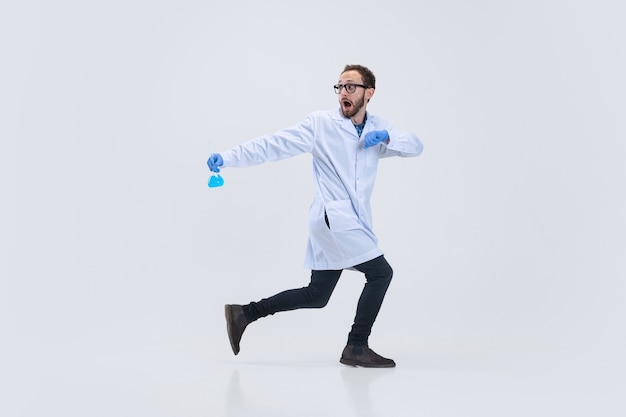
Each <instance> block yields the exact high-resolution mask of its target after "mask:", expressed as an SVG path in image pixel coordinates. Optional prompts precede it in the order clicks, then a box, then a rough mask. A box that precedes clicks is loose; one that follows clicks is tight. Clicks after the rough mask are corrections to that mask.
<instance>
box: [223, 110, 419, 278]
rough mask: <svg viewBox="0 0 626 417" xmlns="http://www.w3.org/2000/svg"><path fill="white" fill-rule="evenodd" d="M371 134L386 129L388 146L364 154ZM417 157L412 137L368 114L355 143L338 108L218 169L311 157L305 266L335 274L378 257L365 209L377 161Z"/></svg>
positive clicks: (227, 157) (256, 144) (240, 151)
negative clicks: (312, 187)
mask: <svg viewBox="0 0 626 417" xmlns="http://www.w3.org/2000/svg"><path fill="white" fill-rule="evenodd" d="M374 130H387V132H389V143H388V144H385V143H381V144H378V145H376V146H373V147H371V148H368V149H364V148H363V139H362V138H364V137H365V135H366V134H367V132H370V131H374ZM421 152H422V143H421V142H420V141H419V139H418V138H417V137H416V136H415V135H414V134H412V133H408V132H404V131H402V130H398V129H394V128H393V127H392V126H391V125H390V124H389V123H388V122H387V121H386V120H384V119H382V118H380V117H376V116H373V115H371V114H369V113H368V114H367V119H366V123H365V128H364V129H363V132H362V134H361V138H359V136H358V134H357V131H356V129H355V127H354V125H353V124H352V121H351V120H350V119H349V118H345V117H343V115H342V113H341V110H340V109H338V110H331V111H319V112H315V113H311V114H309V115H308V116H307V117H306V119H305V120H304V121H302V122H301V123H299V124H297V125H295V126H293V127H290V128H288V129H284V130H280V131H278V132H275V133H273V134H271V135H265V136H261V137H258V138H256V139H253V140H250V141H248V142H245V143H242V144H241V145H238V146H236V147H234V148H232V149H231V150H229V151H226V152H223V153H222V154H221V155H222V158H223V160H224V165H223V167H247V166H252V165H257V164H260V163H263V162H270V161H278V160H281V159H285V158H289V157H292V156H296V155H299V154H302V153H310V154H311V155H312V156H313V180H314V185H315V195H314V197H313V202H312V204H311V208H310V215H309V239H308V244H307V249H306V255H305V260H304V267H305V268H308V269H316V270H329V269H333V270H339V269H345V268H351V267H353V266H355V265H358V264H361V263H363V262H366V261H369V260H371V259H374V258H376V257H378V256H380V255H382V254H383V252H382V251H381V250H380V249H379V248H378V239H377V238H376V235H375V234H374V232H373V230H372V214H371V207H370V197H371V195H372V191H373V188H374V182H375V180H376V171H377V167H378V159H379V158H385V157H389V156H403V157H408V156H417V155H419V154H420V153H421Z"/></svg>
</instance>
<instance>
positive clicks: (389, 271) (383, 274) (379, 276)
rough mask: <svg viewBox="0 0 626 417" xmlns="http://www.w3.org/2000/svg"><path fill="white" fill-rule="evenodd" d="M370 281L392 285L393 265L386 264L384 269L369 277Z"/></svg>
mask: <svg viewBox="0 0 626 417" xmlns="http://www.w3.org/2000/svg"><path fill="white" fill-rule="evenodd" d="M367 278H368V281H370V282H371V281H376V282H381V283H385V284H387V285H389V283H391V279H392V278H393V268H391V265H389V264H385V266H384V267H381V268H380V269H379V270H378V271H376V273H375V274H372V275H371V276H369V277H367Z"/></svg>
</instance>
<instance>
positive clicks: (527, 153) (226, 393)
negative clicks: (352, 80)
mask: <svg viewBox="0 0 626 417" xmlns="http://www.w3.org/2000/svg"><path fill="white" fill-rule="evenodd" d="M624 9H625V7H624V6H623V5H622V4H621V3H620V2H618V1H608V0H601V1H594V2H591V1H565V0H563V1H557V0H547V1H535V0H531V1H525V2H514V1H506V2H497V1H487V0H480V1H475V2H464V1H417V2H409V1H399V0H388V1H384V2H374V1H365V2H363V1H361V2H356V1H345V2H334V1H330V0H322V1H318V2H298V1H285V0H268V1H264V2H258V1H238V2H218V1H183V0H177V1H97V0H92V1H88V0H85V1H68V0H62V1H55V2H47V1H39V2H38V1H20V2H4V3H2V5H1V6H0V47H1V48H2V49H1V60H2V65H1V67H0V75H1V77H0V87H1V92H0V129H1V130H0V135H1V136H0V137H1V152H0V177H1V180H0V181H1V184H2V205H1V206H0V214H1V216H0V225H1V232H0V236H1V237H0V244H1V247H0V249H1V252H0V256H1V258H0V261H1V262H0V276H1V278H0V326H1V327H0V339H1V344H0V349H1V353H2V354H1V358H0V365H1V369H2V370H1V371H0V374H1V375H2V376H1V377H0V384H1V385H0V391H1V392H3V396H6V398H4V399H2V401H1V404H2V405H0V407H1V408H5V409H6V410H4V411H1V414H2V415H3V416H36V415H63V416H70V415H72V416H73V415H77V416H79V415H80V416H84V415H91V416H96V415H102V416H104V415H107V416H108V415H110V416H113V415H114V416H120V415H129V416H130V415H132V416H140V415H146V416H148V415H149V416H155V415H164V416H169V415H172V416H174V415H176V416H180V415H239V414H237V413H241V415H250V413H252V412H256V414H257V415H266V414H265V413H267V415H309V414H307V413H308V412H310V413H311V414H310V415H339V414H341V413H342V412H343V413H350V412H354V414H355V415H357V414H358V415H379V414H378V413H379V412H380V413H381V414H380V415H399V414H398V412H397V410H399V409H405V408H406V407H413V408H415V410H416V411H415V412H416V413H418V412H420V411H423V412H424V415H431V416H432V415H481V416H484V415H490V413H493V415H517V414H515V413H516V412H519V413H520V414H519V415H557V414H561V415H565V414H563V413H566V414H567V415H575V414H576V413H580V415H591V414H596V415H604V416H606V415H612V413H615V414H614V415H623V414H622V413H623V410H624V408H626V407H625V406H624V402H623V400H621V399H620V396H622V397H623V395H622V394H623V392H624V391H625V390H624V377H623V376H622V375H623V372H624V371H625V370H626V369H625V368H626V366H625V361H624V353H623V352H624V349H626V337H625V335H624V330H623V328H624V317H626V307H625V306H624V301H625V298H626V297H625V296H626V284H625V283H624V277H626V193H625V186H624V182H625V179H626V168H625V167H624V159H625V157H626V145H625V144H624V140H625V139H626V126H625V120H626V119H625V117H624V115H625V114H626V99H625V97H626V81H625V77H624V74H625V73H626V52H625V50H624V41H623V40H624V39H626V29H625V27H624V24H623V16H624V12H625V10H624ZM354 63H359V64H363V65H366V66H368V67H369V68H371V69H372V70H373V71H374V73H375V74H376V76H377V79H378V82H377V90H376V95H375V97H374V98H373V100H372V102H371V103H370V105H369V107H368V109H369V111H371V112H372V113H374V114H377V115H380V116H383V117H385V118H387V119H389V120H390V121H391V122H392V123H393V124H394V125H395V126H397V127H399V128H402V129H405V130H410V131H412V132H415V133H416V134H417V135H418V136H419V137H420V138H421V139H422V141H423V143H424V153H423V155H422V156H420V157H419V158H411V159H398V158H396V159H388V160H384V161H383V162H382V163H381V165H380V172H379V179H378V183H377V188H376V191H375V194H374V202H373V205H374V224H375V230H376V232H377V234H378V236H379V239H380V245H381V248H382V249H383V250H384V251H385V253H386V256H387V258H388V260H389V261H390V263H391V264H392V266H393V267H394V270H395V276H394V281H393V283H392V286H391V287H390V291H389V293H388V296H387V298H386V301H385V304H384V305H383V309H382V311H381V315H380V316H379V320H378V321H377V323H376V325H375V327H374V333H373V335H372V338H371V340H370V342H371V345H372V347H374V349H376V350H378V351H379V352H380V353H382V354H384V355H386V356H391V357H393V358H394V359H396V361H397V362H398V368H397V371H396V373H395V374H391V373H388V374H383V376H381V377H380V378H382V379H380V378H379V377H372V378H374V379H372V380H369V379H367V378H369V377H367V378H365V379H364V378H363V377H361V376H359V377H357V378H355V377H354V375H353V374H352V373H350V372H353V371H352V370H350V369H347V370H346V369H345V368H341V367H340V365H339V364H338V363H337V359H338V357H339V354H340V352H341V349H342V348H343V345H344V343H345V338H346V335H347V332H348V330H349V326H350V324H351V321H352V317H353V315H354V309H355V305H356V300H357V298H358V295H359V292H360V288H361V286H362V283H363V279H362V277H361V275H359V274H356V273H353V272H346V273H344V276H343V279H342V280H341V281H340V283H339V285H338V287H337V290H336V292H335V294H334V296H333V298H332V299H331V301H330V304H329V305H328V306H327V307H326V308H325V309H324V310H316V311H297V312H292V313H285V314H279V315H276V316H274V317H271V318H269V319H264V320H261V321H259V322H258V323H255V324H254V325H253V326H251V327H250V328H249V330H247V332H246V336H245V337H244V340H243V344H242V353H241V354H240V356H238V357H236V358H235V357H233V356H232V353H231V352H230V347H229V346H228V342H227V340H226V335H225V329H224V327H225V326H224V320H223V304H225V303H245V302H248V301H252V300H257V299H259V298H262V297H266V296H269V295H272V294H274V293H275V292H278V291H281V290H284V289H288V288H292V287H299V286H303V285H306V284H307V282H308V277H309V271H306V270H304V269H303V268H302V267H301V264H302V259H303V256H304V249H305V245H306V233H307V230H306V224H307V219H306V215H307V213H308V205H309V203H310V199H311V197H312V192H313V188H312V186H311V179H310V157H309V156H301V157H296V158H293V159H290V160H286V161H281V162H279V163H275V164H266V165H262V166H258V167H254V168H249V169H226V170H224V171H223V177H224V179H225V186H224V187H222V188H219V189H209V188H207V186H206V184H207V180H208V176H209V173H208V170H207V168H206V165H205V161H206V159H207V157H208V155H209V152H210V150H213V151H220V150H225V149H228V148H230V147H231V146H234V145H236V144H238V143H240V142H243V141H245V140H248V139H251V138H254V137H256V136H259V135H262V134H265V133H271V132H273V131H275V130H278V129H281V128H285V127H288V126H291V125H293V124H295V123H296V122H298V121H300V120H302V119H303V118H304V117H305V116H306V115H307V114H308V113H309V112H311V111H315V110H324V109H332V108H335V107H336V106H337V102H336V99H337V98H336V96H335V94H334V93H333V91H332V85H333V84H334V83H335V82H336V81H337V78H338V76H339V73H340V72H341V70H342V68H343V66H344V65H345V64H354ZM403 366H404V368H403ZM251 369H255V370H256V371H252V370H251ZM297 369H299V371H298V372H296V371H295V370H297ZM359 371H360V370H357V372H359ZM490 372H491V373H490ZM268 375H269V376H270V377H269V379H267V378H268ZM361 375H363V374H361ZM366 375H372V374H366ZM493 375H497V377H493ZM546 375H550V378H553V379H550V378H548V377H547V376H546ZM272 376H274V378H275V379H273V380H272ZM338 376H341V378H338ZM333 377H335V380H333V379H332V378H333ZM492 377H493V378H492ZM302 378H304V380H303V379H302ZM507 378H508V379H507ZM546 378H548V379H546ZM268 381H269V382H268ZM272 381H273V382H272ZM311 381H319V383H315V382H311ZM332 381H335V382H334V383H336V384H338V386H341V387H345V388H346V390H344V391H342V392H344V394H338V393H337V392H338V391H336V390H335V388H336V386H335V385H333V384H334V383H333V382H332ZM363 381H366V382H365V383H364V382H363ZM382 381H384V383H383V382H382ZM507 381H508V384H507ZM546 381H547V382H546ZM554 381H558V382H554ZM565 381H568V382H565ZM370 382H371V384H372V387H374V386H376V387H377V388H378V389H379V390H380V389H382V390H383V392H384V389H385V387H387V389H389V390H390V391H389V392H388V394H389V395H392V398H393V393H394V392H395V393H397V392H399V391H398V390H396V389H395V388H389V387H404V389H408V388H407V387H408V386H411V387H417V389H416V390H415V391H413V388H411V391H410V392H408V393H407V396H406V397H402V398H399V397H398V398H395V400H394V401H393V402H388V403H385V402H377V399H378V398H381V397H384V396H382V395H377V394H373V395H372V397H371V398H370V397H369V396H368V395H365V394H363V391H366V392H367V390H368V389H369V387H370ZM246 384H247V385H246ZM268 384H269V385H268ZM272 384H273V385H272ZM359 384H361V385H359ZM363 384H365V385H363ZM416 384H417V385H416ZM559 384H560V385H559ZM269 386H274V387H275V389H273V390H272V389H269V388H268V387H269ZM298 386H299V387H302V391H298V390H297V389H296V388H295V387H298ZM558 386H560V387H562V388H560V389H557V388H555V387H558ZM233 387H234V388H233ZM316 387H317V388H316ZM320 387H322V388H320ZM324 387H325V388H324ZM479 387H485V388H484V390H483V391H481V389H482V388H479ZM324 389H326V391H325V390H324ZM372 389H373V388H372ZM264 390H267V392H265V391H264ZM294 390H295V391H294ZM494 390H495V392H496V394H495V396H494V397H493V398H487V397H486V394H485V392H487V391H489V392H493V391H494ZM340 391H341V390H340ZM345 392H347V395H348V396H347V397H345V398H344V397H342V396H341V395H345ZM377 392H378V391H377ZM401 392H404V391H401ZM420 393H421V396H420ZM480 393H482V394H485V395H482V396H481V395H479V394H480ZM308 395H314V396H319V398H317V399H316V400H314V401H313V402H312V403H311V404H316V405H315V406H312V407H313V408H307V410H309V411H303V410H302V408H301V405H302V403H303V402H305V401H309V400H310V398H309V397H308ZM333 395H339V397H335V399H336V401H335V402H333V401H330V400H329V398H331V399H332V397H333ZM279 397H280V398H285V399H286V400H285V401H286V402H285V403H283V404H282V405H281V402H280V401H279V400H278V399H277V398H279ZM386 398H389V396H387V397H386ZM494 398H496V399H498V401H495V402H494ZM435 399H440V400H441V401H440V402H437V401H436V400H435ZM464 400H465V401H464ZM368 401H370V403H369V404H370V405H368ZM372 401H373V402H372ZM455 404H456V405H455ZM513 404H517V405H513ZM500 405H501V406H502V407H503V408H502V409H501V408H499V406H500ZM290 407H291V408H290ZM316 407H317V408H316ZM342 407H343V408H342ZM390 407H391V408H390ZM393 407H400V408H398V409H393ZM456 407H459V408H458V409H457V408H456ZM519 407H521V408H519ZM288 409H290V410H292V411H285V410H288ZM503 409H504V410H508V411H502V410H503ZM294 410H298V411H294ZM333 410H334V411H333ZM394 410H395V411H394ZM461 410H463V411H461ZM514 410H517V411H514ZM620 410H621V411H620ZM335 411H336V412H337V413H335ZM281 413H284V414H281ZM368 413H369V414H368ZM413 415H417V414H413Z"/></svg>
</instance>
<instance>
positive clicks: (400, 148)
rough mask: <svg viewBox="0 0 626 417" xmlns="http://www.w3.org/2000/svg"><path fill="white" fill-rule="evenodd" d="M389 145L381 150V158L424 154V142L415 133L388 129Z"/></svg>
mask: <svg viewBox="0 0 626 417" xmlns="http://www.w3.org/2000/svg"><path fill="white" fill-rule="evenodd" d="M386 130H387V132H388V133H389V143H388V144H385V145H383V146H382V147H381V149H380V157H381V158H386V157H389V156H402V157H409V156H418V155H419V154H421V153H422V150H423V148H424V146H423V145H422V142H421V141H420V140H419V139H418V137H417V136H415V135H414V134H413V133H410V132H405V131H402V130H399V129H394V128H392V127H388V128H387V129H386Z"/></svg>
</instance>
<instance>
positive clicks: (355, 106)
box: [341, 94, 365, 119]
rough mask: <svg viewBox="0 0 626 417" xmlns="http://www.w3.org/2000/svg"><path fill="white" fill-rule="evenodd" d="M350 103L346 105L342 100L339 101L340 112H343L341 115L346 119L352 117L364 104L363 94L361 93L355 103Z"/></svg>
mask: <svg viewBox="0 0 626 417" xmlns="http://www.w3.org/2000/svg"><path fill="white" fill-rule="evenodd" d="M350 103H351V105H350V106H348V107H346V106H345V105H344V102H343V101H342V102H341V113H342V114H343V117H345V118H347V119H350V118H352V117H354V116H355V115H356V114H357V113H358V112H359V111H360V110H361V109H362V108H363V106H364V105H365V94H363V95H362V96H361V98H360V99H359V100H357V102H356V103H352V102H350Z"/></svg>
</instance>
